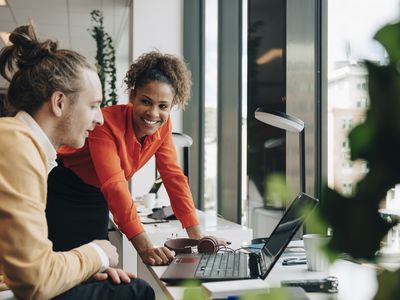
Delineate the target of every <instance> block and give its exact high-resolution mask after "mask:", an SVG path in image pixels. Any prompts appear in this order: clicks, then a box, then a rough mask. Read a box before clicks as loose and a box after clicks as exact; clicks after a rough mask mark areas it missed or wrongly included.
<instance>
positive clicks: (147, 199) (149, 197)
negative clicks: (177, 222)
mask: <svg viewBox="0 0 400 300" xmlns="http://www.w3.org/2000/svg"><path fill="white" fill-rule="evenodd" d="M155 202H156V194H155V193H148V194H145V195H144V196H143V205H144V207H146V208H153V207H154V204H155Z"/></svg>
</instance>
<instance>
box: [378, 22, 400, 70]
mask: <svg viewBox="0 0 400 300" xmlns="http://www.w3.org/2000/svg"><path fill="white" fill-rule="evenodd" d="M399 32H400V23H396V24H390V25H386V26H384V27H383V28H381V29H380V30H378V32H377V33H376V34H375V37H374V38H375V39H376V40H377V41H378V42H380V43H381V44H382V46H383V47H384V48H385V49H386V51H387V52H388V54H389V59H390V63H392V64H396V63H397V62H398V61H399V60H400V35H399Z"/></svg>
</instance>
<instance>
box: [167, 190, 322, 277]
mask: <svg viewBox="0 0 400 300" xmlns="http://www.w3.org/2000/svg"><path fill="white" fill-rule="evenodd" d="M317 203H318V200H317V199H315V198H313V197H311V196H309V195H307V194H305V193H300V194H298V195H297V197H296V198H295V199H294V200H293V201H292V203H291V205H290V206H289V208H288V209H287V210H286V212H285V214H284V215H283V217H282V219H281V220H280V221H279V223H278V225H277V226H276V227H275V229H274V230H273V232H272V233H271V235H270V237H269V239H268V240H267V241H266V242H265V244H264V246H263V247H262V249H261V251H259V252H256V253H244V252H235V253H228V252H224V253H214V254H205V253H203V254H201V253H192V254H179V255H177V256H176V257H175V258H174V260H173V261H172V262H171V264H170V265H169V266H168V267H167V269H166V270H165V272H164V273H163V274H162V276H161V278H160V279H161V280H162V281H164V282H166V283H169V284H179V283H181V282H182V281H183V280H188V279H195V280H198V281H199V282H208V281H223V280H242V279H255V278H261V279H265V278H266V277H267V275H268V273H269V272H270V271H271V269H272V267H273V266H274V264H275V263H276V261H277V260H278V259H279V257H280V256H281V254H282V253H283V251H284V250H285V248H286V246H287V245H288V244H289V242H290V241H291V239H292V238H293V236H294V235H295V234H296V232H297V230H298V229H299V228H300V227H301V226H302V225H303V224H304V220H305V218H306V217H307V215H308V214H309V213H310V212H311V210H312V209H313V208H314V207H315V206H316V205H317ZM306 207H309V208H311V209H309V210H307V213H306V214H307V215H302V214H303V213H304V211H305V208H306Z"/></svg>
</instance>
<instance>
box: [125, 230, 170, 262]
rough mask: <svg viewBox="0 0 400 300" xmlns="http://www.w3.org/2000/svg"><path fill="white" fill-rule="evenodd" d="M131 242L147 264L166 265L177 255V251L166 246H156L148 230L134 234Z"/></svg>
mask: <svg viewBox="0 0 400 300" xmlns="http://www.w3.org/2000/svg"><path fill="white" fill-rule="evenodd" d="M131 243H132V245H133V247H135V249H136V251H137V252H138V254H139V255H140V257H141V258H142V260H143V262H144V263H145V264H147V265H153V266H158V265H166V264H168V263H170V262H171V261H172V259H173V258H174V257H175V252H174V251H171V250H169V249H168V248H166V247H158V248H157V247H154V246H153V244H152V243H151V241H150V239H149V238H148V236H147V234H146V232H142V233H139V234H138V235H136V236H134V237H133V238H132V239H131Z"/></svg>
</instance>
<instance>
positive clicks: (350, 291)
mask: <svg viewBox="0 0 400 300" xmlns="http://www.w3.org/2000/svg"><path fill="white" fill-rule="evenodd" d="M282 259H283V258H281V259H280V260H279V261H278V262H277V263H276V265H275V266H274V268H273V269H272V271H271V272H270V273H269V274H268V276H267V278H266V279H265V281H264V282H265V285H266V286H268V287H280V282H281V280H297V279H323V278H325V277H327V276H328V275H332V276H336V277H337V278H338V280H339V293H338V294H326V293H308V294H307V295H308V297H309V298H310V299H311V300H317V299H318V300H328V299H329V300H332V299H335V300H355V299H356V300H371V299H373V297H374V295H375V293H376V291H377V289H378V283H377V279H376V269H375V268H373V267H370V266H366V265H360V264H356V263H352V262H350V261H345V260H338V261H336V262H335V263H334V264H333V265H332V266H331V267H330V269H329V271H328V272H310V271H307V266H306V265H294V266H283V265H282ZM166 268H167V267H165V266H162V267H150V266H145V265H144V264H143V263H140V264H139V269H141V274H142V275H144V276H145V278H144V279H145V280H148V282H149V283H151V285H152V286H153V288H155V290H156V291H157V293H156V295H157V299H165V297H167V299H175V300H179V299H183V292H184V288H181V287H176V286H166V285H165V284H164V283H163V282H162V281H160V280H159V278H160V276H161V275H162V274H163V272H164V271H165V269H166ZM242 282H243V281H242ZM223 284H224V282H221V285H223ZM155 285H156V286H155ZM161 292H162V293H164V295H163V296H164V298H162V297H163V296H160V293H161Z"/></svg>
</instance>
